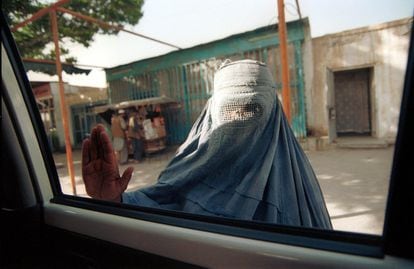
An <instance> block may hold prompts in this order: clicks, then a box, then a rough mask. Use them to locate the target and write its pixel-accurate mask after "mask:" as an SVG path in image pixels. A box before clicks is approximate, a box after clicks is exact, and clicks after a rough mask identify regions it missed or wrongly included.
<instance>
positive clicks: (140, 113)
mask: <svg viewBox="0 0 414 269" xmlns="http://www.w3.org/2000/svg"><path fill="white" fill-rule="evenodd" d="M145 117H146V110H145V107H142V106H139V107H138V109H132V110H130V111H129V113H128V115H127V114H126V112H125V110H123V109H120V110H118V111H116V112H115V113H114V115H113V116H112V118H111V132H112V137H113V147H114V152H115V157H116V160H117V162H118V163H119V164H126V163H127V162H128V159H129V153H130V147H131V148H132V152H133V154H132V155H133V162H135V163H139V162H141V161H142V159H143V156H144V139H145V133H144V127H143V122H144V120H145Z"/></svg>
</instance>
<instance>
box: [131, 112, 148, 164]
mask: <svg viewBox="0 0 414 269" xmlns="http://www.w3.org/2000/svg"><path fill="white" fill-rule="evenodd" d="M143 133H144V128H143V126H142V121H141V122H140V118H139V113H137V112H136V111H132V112H131V114H130V116H129V120H128V138H129V139H130V140H131V142H132V148H133V156H134V162H135V163H139V162H141V161H142V157H143V153H144V141H143V138H144V137H143Z"/></svg>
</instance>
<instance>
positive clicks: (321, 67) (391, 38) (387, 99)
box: [307, 18, 412, 140]
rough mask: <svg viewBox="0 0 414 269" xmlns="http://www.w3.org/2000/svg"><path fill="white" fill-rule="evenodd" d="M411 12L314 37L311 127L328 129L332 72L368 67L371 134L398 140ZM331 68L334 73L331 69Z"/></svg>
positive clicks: (322, 132)
mask: <svg viewBox="0 0 414 269" xmlns="http://www.w3.org/2000/svg"><path fill="white" fill-rule="evenodd" d="M411 24H412V18H407V19H402V20H398V21H393V22H388V23H384V24H380V25H375V26H370V27H364V28H358V29H354V30H349V31H345V32H340V33H336V34H331V35H326V36H322V37H318V38H314V39H313V40H312V55H313V72H312V73H313V74H311V76H312V77H311V81H312V82H311V85H312V87H311V89H309V90H308V92H307V108H308V111H307V112H308V113H307V117H308V130H309V131H310V132H311V133H312V134H313V135H315V136H324V135H328V133H329V119H328V108H327V106H328V104H329V101H328V100H329V98H330V96H331V94H332V92H331V91H333V90H334V89H333V85H332V84H331V83H330V82H329V74H330V72H335V71H341V70H350V69H358V68H365V67H369V68H372V71H373V72H372V74H371V89H370V95H371V125H372V130H373V132H372V136H374V137H378V138H384V139H388V140H393V139H394V138H395V135H396V132H397V126H398V117H399V110H400V101H401V96H402V89H403V82H404V75H405V69H406V62H407V56H408V46H409V34H410V29H411ZM331 74H332V73H331Z"/></svg>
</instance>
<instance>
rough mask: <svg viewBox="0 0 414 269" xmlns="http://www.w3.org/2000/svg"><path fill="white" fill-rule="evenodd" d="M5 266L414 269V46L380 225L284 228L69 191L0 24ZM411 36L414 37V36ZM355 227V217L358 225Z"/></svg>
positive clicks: (7, 33) (8, 37)
mask: <svg viewBox="0 0 414 269" xmlns="http://www.w3.org/2000/svg"><path fill="white" fill-rule="evenodd" d="M1 37H2V38H1V40H2V41H1V53H2V57H1V58H2V84H1V87H2V91H1V106H2V128H1V133H2V136H1V146H2V149H1V154H2V158H1V162H2V180H1V183H2V185H1V187H2V195H1V205H2V209H1V216H2V224H3V225H4V226H3V227H4V228H3V229H2V232H1V239H2V240H1V257H2V258H1V259H0V260H1V265H2V266H4V267H6V268H8V267H9V268H19V267H23V268H27V267H29V268H31V267H34V268H135V267H143V268H198V267H202V268H204V267H205V268H210V267H211V268H412V267H413V266H414V260H413V259H414V251H413V248H412V246H411V245H412V244H411V243H412V242H413V241H414V231H413V227H414V224H413V217H414V211H413V210H412V209H413V208H414V207H413V201H414V199H413V198H412V195H410V192H412V189H413V183H412V180H410V178H411V177H410V176H409V175H410V174H411V173H412V172H410V160H411V161H412V160H413V159H414V157H413V153H412V152H413V151H412V140H411V138H412V137H413V134H412V132H413V131H412V128H411V129H410V128H409V125H410V124H411V125H412V122H413V121H412V120H413V115H412V114H413V110H412V109H409V108H412V107H413V105H414V104H413V96H412V77H413V73H412V67H413V45H412V42H411V47H410V56H409V61H408V65H407V66H408V68H407V73H406V81H405V89H404V96H403V102H402V110H401V116H400V125H399V134H398V138H397V142H396V150H395V154H394V164H393V170H392V175H391V185H390V192H389V200H388V206H387V212H386V221H385V226H384V233H383V235H381V236H374V235H367V234H358V233H348V232H340V231H324V230H315V229H306V228H301V227H284V226H278V225H271V224H266V223H252V222H246V221H237V220H229V219H217V218H208V217H203V216H197V215H192V214H188V213H183V212H173V211H163V210H157V209H153V208H139V207H138V208H137V207H134V206H129V205H123V204H117V203H111V202H105V201H97V200H92V199H88V198H84V197H75V196H71V195H66V194H63V193H62V191H61V189H60V185H59V180H58V176H57V172H56V167H55V163H54V161H53V157H52V154H51V151H50V149H49V146H48V144H47V138H46V133H45V130H44V129H43V125H42V121H41V119H40V115H39V112H38V110H37V107H36V103H35V100H34V97H33V93H32V91H31V89H30V86H29V82H28V79H27V77H26V74H25V72H24V69H23V65H22V62H21V60H20V58H19V54H18V51H17V48H16V46H15V44H14V41H13V39H12V36H11V34H10V31H9V29H8V28H7V25H6V23H5V21H4V19H3V18H2V23H1ZM411 40H412V37H411ZM356 225H357V224H356Z"/></svg>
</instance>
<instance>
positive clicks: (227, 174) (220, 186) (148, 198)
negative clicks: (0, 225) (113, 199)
mask: <svg viewBox="0 0 414 269" xmlns="http://www.w3.org/2000/svg"><path fill="white" fill-rule="evenodd" d="M123 202H125V203H132V204H137V205H141V206H149V207H156V208H164V209H171V210H179V211H185V212H189V213H195V214H203V215H212V216H221V217H227V218H237V219H243V220H257V221H265V222H271V223H277V224H285V225H295V226H305V227H318V228H326V229H331V228H332V226H331V222H330V219H329V215H328V212H327V209H326V206H325V202H324V199H323V196H322V192H321V189H320V187H319V184H318V181H317V179H316V176H315V174H314V172H313V169H312V167H311V165H310V163H309V161H308V159H307V157H306V156H305V154H304V152H303V150H302V149H301V147H300V145H299V143H298V142H297V140H296V138H295V137H294V134H293V132H292V130H291V129H290V127H289V124H288V122H287V120H286V118H285V116H284V114H283V111H282V107H281V105H280V103H279V101H278V98H277V95H276V87H275V83H274V82H273V79H272V76H271V74H270V72H269V70H268V68H267V67H266V65H265V64H263V63H260V62H257V61H252V60H242V61H236V62H230V63H225V64H224V65H222V66H221V67H220V68H219V70H218V71H217V72H216V74H215V78H214V92H213V95H212V97H211V98H210V99H209V100H208V101H207V104H206V106H205V108H204V110H203V111H202V113H201V115H200V116H199V118H198V119H197V120H196V122H195V123H194V125H193V127H192V129H191V131H190V133H189V135H188V138H187V140H186V141H185V142H184V144H183V145H181V146H180V148H179V149H178V151H177V153H176V155H175V157H174V158H173V159H172V160H171V162H170V163H169V165H168V166H167V167H166V169H165V170H164V171H163V172H162V173H161V174H160V176H159V178H158V182H157V183H156V184H155V185H153V186H150V187H147V188H143V189H140V190H137V191H134V192H127V193H124V194H123Z"/></svg>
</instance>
